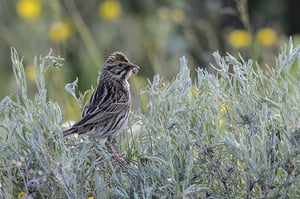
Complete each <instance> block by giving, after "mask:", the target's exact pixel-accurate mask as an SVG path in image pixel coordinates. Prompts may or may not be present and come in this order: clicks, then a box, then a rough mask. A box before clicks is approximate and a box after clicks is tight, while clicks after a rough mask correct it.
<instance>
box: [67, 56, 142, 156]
mask: <svg viewBox="0 0 300 199" xmlns="http://www.w3.org/2000/svg"><path fill="white" fill-rule="evenodd" d="M139 69H140V67H139V66H138V65H135V64H133V63H132V62H130V61H129V60H128V58H127V57H126V55H125V54H124V53H122V52H113V53H111V54H110V55H109V56H108V58H107V59H106V60H105V62H104V65H103V67H102V68H101V71H100V72H99V78H98V85H97V88H96V89H95V90H94V91H93V93H92V95H91V97H90V99H89V100H88V102H87V103H86V104H85V106H84V108H83V111H82V114H81V119H80V120H79V121H78V122H76V123H75V124H73V125H72V126H71V127H70V128H69V129H67V130H64V131H63V137H66V136H69V135H72V134H79V135H88V136H90V137H94V138H99V139H106V143H107V145H108V146H109V147H110V149H111V150H112V152H113V153H114V156H115V159H117V160H118V159H121V160H122V158H120V155H119V154H118V153H117V150H116V149H115V147H114V146H113V144H112V140H113V138H114V136H116V135H117V134H119V132H120V131H121V130H123V129H124V128H125V127H126V125H127V122H128V117H129V114H130V110H131V94H130V85H129V83H128V79H129V78H130V76H131V74H132V73H133V74H136V73H137V72H138V70H139Z"/></svg>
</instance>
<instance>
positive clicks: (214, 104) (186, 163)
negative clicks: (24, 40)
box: [0, 44, 300, 198]
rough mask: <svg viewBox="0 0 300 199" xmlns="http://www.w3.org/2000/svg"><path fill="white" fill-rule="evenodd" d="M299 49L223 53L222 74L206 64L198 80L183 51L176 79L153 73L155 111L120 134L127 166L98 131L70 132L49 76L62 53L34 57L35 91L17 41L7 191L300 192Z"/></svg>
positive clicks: (4, 127) (5, 134) (2, 186)
mask: <svg viewBox="0 0 300 199" xmlns="http://www.w3.org/2000/svg"><path fill="white" fill-rule="evenodd" d="M299 52H300V47H296V48H293V47H292V45H291V44H290V46H289V48H287V47H286V48H284V49H283V50H282V53H281V54H280V55H279V56H278V58H277V60H276V61H277V64H276V66H270V67H269V66H265V67H264V68H263V69H262V67H259V66H258V65H256V64H255V63H253V61H251V60H248V61H245V60H243V58H242V57H239V58H235V57H233V56H231V55H229V54H228V55H226V56H224V57H222V56H220V55H219V54H218V53H217V52H216V53H214V55H213V56H214V58H215V63H214V64H212V66H213V67H214V68H215V69H216V71H217V72H216V74H210V73H208V72H207V71H205V70H202V69H199V70H198V71H197V79H196V81H193V80H192V79H191V77H190V73H189V72H190V71H189V69H188V66H187V60H186V59H185V58H184V57H183V58H181V59H180V65H181V69H180V72H179V73H178V74H177V76H176V77H174V79H173V81H172V82H164V81H163V80H162V79H161V78H160V77H159V76H158V75H156V76H155V77H154V78H153V81H151V82H150V81H149V85H148V87H147V88H146V90H145V91H144V92H143V93H142V95H146V96H147V98H148V103H147V112H145V113H142V112H141V111H137V112H135V113H133V114H132V117H131V120H130V121H131V122H130V124H129V126H128V129H127V133H125V132H123V133H121V134H120V136H119V137H118V138H117V143H118V145H119V150H120V151H121V152H122V153H123V155H124V157H125V159H126V160H127V164H126V165H124V164H119V163H117V162H115V161H114V160H113V159H112V154H111V152H110V151H108V149H107V147H105V145H104V144H103V142H99V140H97V139H91V138H88V137H84V136H79V137H71V138H67V139H63V138H62V121H63V113H62V111H61V110H60V107H59V105H58V104H56V103H55V102H52V101H51V100H49V99H47V90H46V86H45V79H44V75H45V74H44V73H45V71H46V70H47V69H48V68H49V66H50V67H51V65H53V63H58V62H59V61H60V58H56V57H53V56H51V55H50V54H49V55H47V56H46V57H40V59H39V60H38V59H37V58H35V59H34V65H35V68H36V73H37V76H36V85H37V92H36V95H35V98H34V99H29V98H28V96H27V86H26V85H27V84H26V77H25V73H24V69H23V66H22V60H20V59H19V57H18V55H17V53H16V51H15V50H14V49H12V63H13V70H14V74H15V77H16V81H17V85H18V88H19V89H20V93H19V95H12V96H7V97H5V98H4V99H2V101H1V102H0V118H1V120H0V127H1V128H0V135H1V136H0V144H1V145H0V148H1V153H0V171H1V172H0V196H1V198H7V197H10V198H12V197H14V198H15V197H17V195H18V193H20V192H22V191H23V192H25V193H26V194H27V195H33V196H35V197H37V198H88V197H90V196H93V197H94V198H298V197H300V192H299V189H298V187H299V186H300V178H299V151H300V150H299V144H300V130H299V129H300V126H299V119H298V118H299V114H300V112H299V110H300V105H299V99H300V90H299V88H298V85H299V73H298V70H296V71H297V72H296V73H295V72H293V73H292V72H291V71H295V70H291V69H292V68H295V66H296V67H298V65H297V64H298V63H297V62H296V61H297V59H298V56H299ZM70 86H72V85H71V84H69V85H68V88H69V87H70ZM69 91H70V92H72V95H74V96H75V93H73V92H74V89H69ZM80 99H81V98H77V100H78V103H81V100H80Z"/></svg>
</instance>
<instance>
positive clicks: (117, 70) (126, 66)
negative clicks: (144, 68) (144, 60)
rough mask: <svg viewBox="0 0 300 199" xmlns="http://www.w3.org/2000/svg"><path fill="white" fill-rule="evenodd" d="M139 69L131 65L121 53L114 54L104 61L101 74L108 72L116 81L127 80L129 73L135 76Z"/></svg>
mask: <svg viewBox="0 0 300 199" xmlns="http://www.w3.org/2000/svg"><path fill="white" fill-rule="evenodd" d="M139 69H140V67H139V66H137V65H135V64H133V63H131V62H130V61H129V60H128V58H127V57H126V56H125V55H124V54H123V53H121V52H114V53H112V54H111V55H109V57H108V58H107V59H106V61H105V63H104V66H103V69H102V70H103V71H102V72H108V73H109V75H110V76H111V77H112V78H113V79H116V80H128V79H129V77H130V75H131V73H134V74H136V73H137V72H138V70H139Z"/></svg>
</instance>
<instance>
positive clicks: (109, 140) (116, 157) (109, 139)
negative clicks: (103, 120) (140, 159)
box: [107, 137, 126, 163]
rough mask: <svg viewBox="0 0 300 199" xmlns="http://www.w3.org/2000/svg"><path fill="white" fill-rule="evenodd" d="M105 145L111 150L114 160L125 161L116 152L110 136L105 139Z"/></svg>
mask: <svg viewBox="0 0 300 199" xmlns="http://www.w3.org/2000/svg"><path fill="white" fill-rule="evenodd" d="M107 145H108V146H109V148H110V149H111V150H112V152H113V154H114V158H115V160H116V161H118V162H121V163H126V161H125V160H124V159H123V158H122V157H121V155H120V154H119V153H118V151H117V150H116V149H115V147H114V145H113V144H112V138H110V137H109V138H108V139H107Z"/></svg>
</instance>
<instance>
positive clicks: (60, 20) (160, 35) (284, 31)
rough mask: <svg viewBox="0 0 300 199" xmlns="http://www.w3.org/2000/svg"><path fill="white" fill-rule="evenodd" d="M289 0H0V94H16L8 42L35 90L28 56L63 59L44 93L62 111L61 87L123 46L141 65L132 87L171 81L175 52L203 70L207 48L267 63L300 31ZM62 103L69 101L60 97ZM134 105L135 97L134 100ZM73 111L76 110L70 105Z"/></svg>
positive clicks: (93, 74)
mask: <svg viewBox="0 0 300 199" xmlns="http://www.w3.org/2000/svg"><path fill="white" fill-rule="evenodd" d="M299 4H300V3H299V1H296V0H286V1H282V0H265V1H259V0H251V1H246V0H190V1H180V0H159V1H158V0H156V1H155V0H144V1H139V0H123V1H121V0H102V1H100V0H97V1H96V0H89V1H82V0H60V1H59V0H51V1H48V0H2V1H1V3H0V18H1V22H0V33H1V40H0V51H1V53H0V60H1V62H0V98H3V97H4V96H6V95H9V94H10V93H15V92H17V91H16V85H15V80H14V77H13V72H12V68H11V60H10V47H11V46H13V47H15V48H16V49H17V50H18V52H19V54H20V55H22V56H24V60H23V64H24V67H25V71H26V74H27V78H28V83H29V85H32V86H30V89H29V91H30V92H31V93H32V94H33V93H34V78H35V74H34V73H35V72H34V68H33V64H32V60H33V56H34V55H43V56H44V55H47V54H48V52H49V50H50V48H51V49H52V50H53V53H52V54H53V55H56V56H57V55H59V56H61V57H64V58H65V61H64V65H63V66H62V67H60V68H59V69H58V70H57V69H54V68H53V69H51V70H50V71H48V73H47V78H48V84H47V87H48V94H49V96H50V99H51V100H53V101H57V102H58V103H59V104H60V105H61V106H62V107H63V109H64V110H66V111H65V112H67V113H68V115H71V117H72V115H73V114H72V113H74V117H77V116H78V115H77V114H75V112H77V111H79V107H78V108H77V110H74V107H76V106H77V105H76V106H74V104H75V101H73V102H74V103H72V100H69V99H71V98H72V97H71V96H70V95H68V94H67V93H66V92H65V91H64V85H65V84H66V83H68V82H72V81H74V80H75V78H76V77H78V78H79V83H78V86H79V88H78V89H79V91H81V92H84V91H85V90H87V89H90V88H91V85H93V87H95V86H96V82H97V77H98V72H97V71H98V70H99V69H100V67H101V66H102V64H103V61H104V59H105V58H106V56H108V55H109V54H110V53H111V52H113V51H122V52H124V53H125V54H126V55H127V56H128V57H129V59H130V60H131V61H133V62H134V63H136V64H138V65H139V66H140V67H141V70H140V72H139V74H138V75H137V76H134V77H133V78H131V80H130V81H131V85H132V88H133V93H134V96H135V100H136V101H139V99H138V96H139V95H138V93H139V91H140V90H143V88H144V87H145V85H146V84H147V79H148V78H149V79H152V77H153V75H154V74H160V75H162V76H163V77H164V78H165V79H167V80H169V79H172V77H173V75H174V74H176V73H177V72H178V69H179V57H180V56H182V55H185V56H187V58H188V60H189V66H190V68H191V71H192V75H195V73H193V72H194V71H195V70H194V68H196V67H207V69H208V70H209V71H211V72H213V69H212V68H210V67H209V66H210V63H211V62H212V60H211V59H212V57H211V53H212V52H213V51H219V52H220V53H221V54H225V53H226V52H230V53H231V54H237V53H238V52H240V53H241V54H242V55H243V57H245V58H251V59H254V60H258V64H259V65H260V66H261V67H264V65H265V64H268V65H270V66H272V65H273V64H274V63H275V60H274V54H277V52H278V50H279V49H280V47H282V45H283V43H284V42H287V40H288V39H289V36H293V38H294V42H297V34H298V33H299V31H300V30H299V29H300V26H299V24H298V23H299V21H300V19H299V18H300V17H299V14H298V8H299V7H300V5H299ZM67 101H68V103H67ZM136 104H137V103H136ZM75 109H76V108H75Z"/></svg>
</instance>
